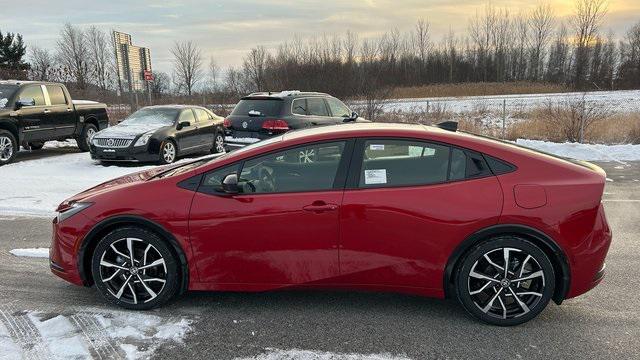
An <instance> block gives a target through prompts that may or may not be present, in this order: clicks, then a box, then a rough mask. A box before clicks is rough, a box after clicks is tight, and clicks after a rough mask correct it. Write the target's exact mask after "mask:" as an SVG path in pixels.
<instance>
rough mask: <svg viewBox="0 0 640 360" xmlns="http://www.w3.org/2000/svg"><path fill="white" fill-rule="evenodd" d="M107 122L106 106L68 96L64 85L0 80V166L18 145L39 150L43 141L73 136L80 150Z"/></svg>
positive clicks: (87, 148)
mask: <svg viewBox="0 0 640 360" xmlns="http://www.w3.org/2000/svg"><path fill="white" fill-rule="evenodd" d="M108 125H109V117H108V115H107V106H106V105H105V104H101V103H98V102H95V101H84V100H71V96H70V95H69V91H68V90H67V88H66V87H65V86H64V85H62V84H58V83H51V82H39V81H18V80H4V81H0V166H2V165H5V164H8V163H10V162H11V161H13V160H14V158H15V156H16V154H17V153H18V150H19V149H20V145H22V146H23V147H24V148H27V149H31V150H40V149H42V147H43V146H44V143H45V142H46V141H50V140H67V139H75V140H76V141H77V143H78V147H79V148H80V150H82V151H89V140H90V139H91V137H92V136H93V135H94V134H95V133H96V132H97V131H99V130H101V129H104V128H106V127H107V126H108Z"/></svg>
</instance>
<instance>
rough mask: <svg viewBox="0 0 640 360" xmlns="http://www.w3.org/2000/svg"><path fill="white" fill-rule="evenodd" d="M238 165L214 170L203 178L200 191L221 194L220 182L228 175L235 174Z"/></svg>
mask: <svg viewBox="0 0 640 360" xmlns="http://www.w3.org/2000/svg"><path fill="white" fill-rule="evenodd" d="M239 167H240V166H239V164H233V165H228V166H225V167H222V168H220V169H216V170H214V171H212V172H210V173H208V174H206V175H205V176H204V180H203V181H202V185H201V187H202V188H201V191H204V192H208V193H215V192H222V180H224V178H225V177H226V176H227V175H229V174H237V173H238V169H239Z"/></svg>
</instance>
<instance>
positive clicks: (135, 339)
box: [0, 162, 640, 359]
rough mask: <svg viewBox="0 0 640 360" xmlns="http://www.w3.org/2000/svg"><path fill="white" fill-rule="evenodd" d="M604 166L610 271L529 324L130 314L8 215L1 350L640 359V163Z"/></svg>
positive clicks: (378, 315)
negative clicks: (46, 253)
mask: <svg viewBox="0 0 640 360" xmlns="http://www.w3.org/2000/svg"><path fill="white" fill-rule="evenodd" d="M601 166H602V167H603V168H605V170H607V173H608V178H609V179H610V181H608V182H607V186H606V193H605V196H604V202H605V207H606V212H607V217H608V219H609V223H610V225H611V227H612V229H613V233H614V241H613V244H612V247H611V250H610V252H609V256H608V258H607V275H606V278H605V279H604V281H603V282H602V283H601V284H600V285H599V286H598V287H596V288H595V289H594V290H592V291H591V292H589V293H587V294H585V295H583V296H581V297H579V298H576V299H571V300H567V301H565V302H564V304H563V305H562V306H557V305H555V304H550V305H549V307H548V308H547V309H546V310H545V311H544V312H543V313H542V314H541V315H540V316H539V317H538V318H537V319H535V320H533V321H531V322H529V323H526V324H524V325H522V326H518V327H514V328H499V327H493V326H487V325H483V324H480V323H478V322H476V321H474V320H472V319H471V318H470V317H469V316H467V315H466V314H465V313H464V311H463V310H462V309H461V308H460V307H459V306H457V305H456V304H455V303H454V302H453V301H440V300H433V299H425V298H420V297H414V296H405V295H396V294H379V293H353V292H293V291H287V292H270V293H258V294H240V293H195V292H193V293H188V294H186V295H185V296H183V297H182V298H180V299H179V300H177V301H175V302H173V303H172V304H170V305H168V306H166V307H164V308H162V309H159V310H154V311H148V312H143V313H130V312H124V311H120V310H118V309H115V308H113V307H111V306H108V305H106V304H105V303H104V302H103V301H102V300H101V299H100V297H99V295H98V294H97V292H96V291H95V290H94V289H85V288H79V287H75V286H72V285H69V284H67V283H65V282H63V281H62V280H59V279H57V278H56V277H54V276H53V275H51V274H50V273H49V270H48V263H47V260H46V259H43V258H25V257H16V256H14V255H11V254H10V253H9V251H10V250H11V249H15V248H32V247H47V246H48V245H49V242H50V227H51V225H50V220H49V219H38V218H10V217H7V216H4V217H1V218H0V347H2V346H3V344H4V346H8V345H7V344H13V345H14V346H18V347H22V348H23V354H26V357H30V358H46V357H48V356H49V355H56V354H55V351H53V352H52V350H51V349H52V348H53V349H55V347H53V344H56V343H60V344H64V345H65V346H67V348H69V349H74V347H73V346H71V345H69V344H76V345H77V347H78V348H79V349H80V350H82V351H85V352H86V353H89V354H91V355H92V356H93V357H95V358H123V357H126V356H133V357H135V356H138V357H145V356H150V355H151V354H155V356H156V357H158V358H191V359H228V358H234V357H240V358H247V357H248V358H251V357H255V356H258V355H260V354H262V355H261V356H262V357H261V358H264V359H276V358H281V357H286V356H289V358H299V357H303V358H305V359H340V358H349V359H358V358H367V357H366V356H365V355H369V358H372V359H383V358H412V359H425V358H453V359H459V358H488V357H491V358H519V357H522V358H541V359H542V358H545V359H546V358H562V359H585V358H593V359H620V358H622V359H631V358H638V357H640V343H639V342H638V339H640V290H639V289H640V277H639V276H637V273H638V269H640V241H639V239H640V221H638V220H639V217H640V162H637V163H628V164H619V163H605V164H601ZM47 324H50V325H56V324H63V325H64V326H66V327H67V328H68V329H67V332H66V333H61V330H59V329H61V328H64V326H62V325H59V326H57V327H56V328H57V329H58V330H59V331H57V332H56V331H53V335H55V336H53V335H51V333H52V331H51V329H49V330H47V327H46V326H45V325H47ZM3 326H4V328H6V329H5V330H4V332H5V335H4V337H3ZM185 332H186V333H185ZM52 336H53V337H52ZM8 339H11V341H8ZM52 339H53V340H52ZM3 341H4V342H3ZM180 341H182V342H180ZM78 344H79V345H78ZM83 346H84V347H83ZM24 349H28V351H27V350H24ZM39 349H40V350H39ZM83 349H84V350H83ZM58 350H59V349H58ZM80 350H78V351H80ZM24 351H26V352H24ZM154 351H155V352H154ZM345 354H359V355H358V356H355V357H348V356H344V355H345Z"/></svg>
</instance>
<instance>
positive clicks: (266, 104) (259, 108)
mask: <svg viewBox="0 0 640 360" xmlns="http://www.w3.org/2000/svg"><path fill="white" fill-rule="evenodd" d="M283 103H284V101H282V100H281V99H242V100H240V102H239V103H238V104H237V105H236V107H235V108H233V112H232V113H231V115H242V116H278V115H280V112H281V109H282V104H283Z"/></svg>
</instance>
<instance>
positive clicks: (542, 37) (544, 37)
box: [529, 4, 555, 81]
mask: <svg viewBox="0 0 640 360" xmlns="http://www.w3.org/2000/svg"><path fill="white" fill-rule="evenodd" d="M529 23H530V24H531V32H532V41H533V45H532V46H533V49H532V54H531V70H533V73H532V74H531V75H532V79H533V80H534V81H537V80H540V74H541V73H542V71H543V69H542V65H543V64H544V61H543V60H544V56H545V55H544V49H546V48H547V45H548V44H549V39H550V38H551V34H552V32H553V25H554V23H555V18H554V16H553V10H552V9H551V5H549V4H540V5H538V6H537V7H536V8H535V9H534V10H533V12H532V13H531V15H530V16H529Z"/></svg>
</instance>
